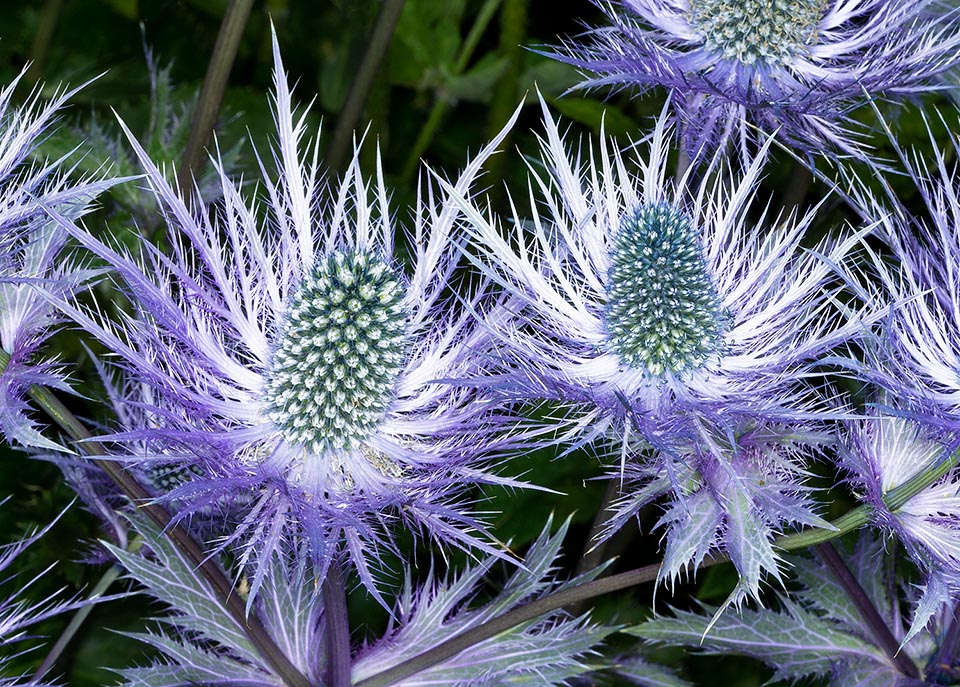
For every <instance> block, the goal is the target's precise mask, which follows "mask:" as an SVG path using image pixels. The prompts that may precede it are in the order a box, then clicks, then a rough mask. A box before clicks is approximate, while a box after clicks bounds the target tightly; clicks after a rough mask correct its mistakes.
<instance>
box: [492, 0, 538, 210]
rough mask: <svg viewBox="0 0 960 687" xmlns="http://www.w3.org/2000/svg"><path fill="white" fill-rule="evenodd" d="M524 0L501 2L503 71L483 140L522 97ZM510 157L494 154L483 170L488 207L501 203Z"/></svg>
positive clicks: (504, 146)
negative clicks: (489, 204) (504, 65)
mask: <svg viewBox="0 0 960 687" xmlns="http://www.w3.org/2000/svg"><path fill="white" fill-rule="evenodd" d="M527 14H528V8H527V0H504V3H503V7H502V8H501V10H500V40H499V43H498V45H497V56H498V57H499V58H500V59H503V60H504V61H505V62H506V65H507V66H506V68H505V69H504V70H503V73H502V74H501V75H500V78H499V79H498V80H497V86H496V89H495V90H494V92H493V99H492V100H491V102H490V109H489V116H488V117H487V140H490V139H492V138H494V137H496V136H497V135H498V134H499V132H500V130H501V129H502V128H503V125H504V124H506V123H507V122H508V121H510V117H511V116H512V115H513V112H514V110H515V109H516V108H517V100H518V99H519V97H520V96H521V95H522V93H521V90H520V79H521V77H522V75H523V56H524V50H523V44H524V42H525V41H526V37H527ZM510 139H511V134H509V133H508V134H507V136H505V137H504V139H503V142H502V143H501V144H500V148H501V150H507V149H508V148H509V146H510ZM509 162H510V158H509V157H508V156H506V155H494V156H493V157H491V158H489V159H488V160H487V161H486V163H485V164H484V167H485V168H486V170H487V173H486V176H485V177H484V183H485V184H486V185H487V188H488V189H489V191H488V193H487V195H488V197H489V202H490V203H491V205H492V206H494V207H496V206H499V205H501V204H502V202H503V200H504V198H505V189H504V186H503V184H502V183H501V182H502V181H503V180H504V179H505V178H506V170H507V164H508V163H509Z"/></svg>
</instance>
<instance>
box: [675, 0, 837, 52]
mask: <svg viewBox="0 0 960 687" xmlns="http://www.w3.org/2000/svg"><path fill="white" fill-rule="evenodd" d="M826 9H827V2H826V0H744V1H743V2H731V0H691V2H690V9H689V14H688V17H689V20H690V24H691V26H692V27H693V28H694V29H695V30H696V31H697V33H698V34H700V35H701V36H702V37H703V45H704V48H706V49H707V50H711V51H714V52H716V53H719V54H720V55H722V56H723V58H724V59H728V60H737V61H738V62H740V63H741V64H744V65H751V64H756V63H758V62H759V63H761V64H786V63H789V61H790V60H792V59H796V58H797V57H799V56H802V55H803V54H804V53H806V52H808V51H809V49H810V47H811V46H812V45H814V44H816V42H817V38H818V36H817V33H818V30H819V25H820V19H821V18H822V17H823V15H824V12H825V11H826Z"/></svg>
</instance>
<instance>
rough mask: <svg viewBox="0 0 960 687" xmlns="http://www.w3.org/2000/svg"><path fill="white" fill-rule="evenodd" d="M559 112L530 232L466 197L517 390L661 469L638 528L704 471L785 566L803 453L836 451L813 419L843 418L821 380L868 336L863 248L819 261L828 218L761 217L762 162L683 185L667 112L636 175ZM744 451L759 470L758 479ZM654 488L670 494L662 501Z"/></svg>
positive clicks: (653, 474) (591, 437)
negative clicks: (775, 547)
mask: <svg viewBox="0 0 960 687" xmlns="http://www.w3.org/2000/svg"><path fill="white" fill-rule="evenodd" d="M544 117H545V122H546V137H545V141H544V144H543V160H544V167H545V168H546V169H548V170H549V173H548V174H544V173H543V172H541V171H539V170H540V169H541V168H540V167H533V166H531V177H532V183H531V187H532V189H533V191H532V194H531V195H532V197H531V199H530V205H531V206H532V207H533V208H534V211H533V212H534V214H533V217H532V219H530V220H529V221H521V219H520V217H514V218H513V223H512V225H511V226H513V227H515V229H513V230H509V231H508V230H507V229H506V228H504V227H503V226H501V223H500V222H499V221H498V220H497V219H496V218H495V217H492V216H490V215H489V214H487V213H484V212H482V211H481V210H479V209H477V208H476V207H475V206H472V204H471V203H470V202H469V201H468V200H467V199H462V201H461V202H462V203H463V206H464V208H465V210H464V212H465V214H466V216H467V220H468V228H467V230H468V231H469V232H470V233H471V234H472V245H471V246H470V247H469V252H468V256H470V259H471V260H472V261H473V262H474V263H475V264H476V266H477V268H478V269H480V270H481V271H482V272H483V273H484V274H485V275H486V276H487V277H488V278H489V279H490V280H491V281H493V282H495V283H496V284H498V285H499V287H500V288H501V290H502V292H503V302H504V306H503V307H502V308H501V309H498V310H497V311H496V315H497V317H498V318H500V321H497V322H491V324H490V326H489V328H490V329H491V330H492V331H497V332H498V335H497V336H498V340H497V341H496V345H497V347H498V354H499V355H500V359H501V364H502V366H503V368H504V369H505V370H506V371H505V372H504V373H503V376H502V379H503V380H504V381H503V384H504V386H507V385H509V387H508V388H512V392H513V393H515V394H516V395H517V396H519V397H522V398H527V399H534V398H538V399H549V400H551V401H555V402H556V401H558V402H561V403H566V404H570V405H572V406H574V407H576V412H572V413H571V414H570V415H569V416H568V417H567V419H566V423H567V424H566V426H565V427H564V426H563V425H561V428H560V430H559V431H558V435H559V436H561V437H563V438H564V439H566V440H570V441H573V442H579V443H588V442H594V445H595V446H601V447H602V448H600V449H598V450H599V451H601V453H602V452H604V451H610V453H611V454H612V455H614V456H617V457H618V458H619V460H618V462H619V466H617V467H616V468H615V470H616V472H617V473H618V474H622V475H624V476H629V474H630V471H629V470H627V464H628V463H631V462H632V461H637V463H638V464H643V465H646V466H653V467H651V468H650V473H649V475H647V478H646V479H644V480H643V482H644V483H645V484H647V486H638V485H637V484H631V485H629V486H628V487H627V488H626V490H625V493H626V494H629V495H630V497H629V499H628V502H625V503H622V504H620V506H621V511H622V514H623V515H624V520H625V519H626V518H628V517H629V515H630V514H635V513H636V512H637V510H638V509H639V508H640V506H641V505H643V503H645V502H647V501H648V500H649V499H650V498H653V497H655V496H656V495H659V494H663V493H664V492H672V493H673V494H674V496H675V497H676V498H677V499H679V500H681V501H684V500H686V499H687V498H688V497H689V496H690V492H689V491H688V486H689V485H690V484H691V482H690V480H689V479H686V478H685V477H684V476H683V474H682V473H683V472H684V469H685V468H684V466H688V467H692V468H693V469H694V470H695V471H696V472H698V473H699V474H700V477H699V478H698V479H699V480H700V482H698V483H697V484H700V485H705V484H706V483H707V482H708V481H709V479H710V476H711V475H713V476H715V477H717V479H718V480H719V479H720V477H721V475H722V477H723V479H722V480H720V481H722V482H723V483H724V485H726V486H722V487H721V486H717V485H711V486H713V487H714V488H716V489H717V491H716V492H715V493H718V494H723V496H722V497H720V498H719V499H717V500H714V501H713V503H714V506H715V507H717V508H720V509H722V510H723V511H724V512H725V514H726V516H730V517H732V518H737V514H735V513H733V510H732V509H739V510H740V514H741V515H743V516H744V517H745V518H747V519H748V520H750V523H748V524H749V527H745V528H744V529H745V530H746V531H747V532H748V533H752V534H753V535H755V536H753V537H752V539H751V541H754V542H760V541H761V540H762V547H761V544H759V543H757V544H756V547H757V550H759V549H760V548H763V547H765V549H766V550H767V551H768V552H769V553H770V554H771V556H772V550H770V547H769V539H770V538H772V536H773V534H774V533H775V531H776V529H777V527H776V525H777V524H778V523H782V522H784V521H790V522H804V521H806V522H811V521H813V520H816V516H815V515H814V514H813V512H812V510H811V509H812V505H811V503H810V502H809V501H808V500H807V497H806V496H805V495H804V492H805V490H804V489H803V487H802V486H801V478H802V473H803V465H804V463H805V460H800V459H799V457H801V456H803V455H804V453H803V451H802V450H796V449H795V447H794V444H795V443H796V442H797V441H801V440H803V439H804V438H809V439H810V441H812V442H813V443H814V444H816V445H819V444H820V443H822V441H823V437H822V435H821V434H820V433H819V432H818V431H817V430H816V425H815V423H816V422H817V421H819V420H823V419H825V418H826V417H827V416H828V415H829V414H830V413H832V412H834V411H833V410H831V408H830V405H831V404H829V403H827V402H826V401H825V400H824V399H822V398H820V396H819V394H818V393H816V392H815V390H814V388H813V387H812V386H807V385H806V384H805V381H804V380H806V382H810V381H813V382H814V385H815V384H816V373H815V372H814V371H812V370H811V369H810V363H811V362H812V361H815V360H816V359H818V358H819V357H821V356H823V355H824V354H825V352H827V351H829V350H830V349H831V348H833V347H835V346H838V345H840V344H842V343H844V342H846V341H848V340H849V339H850V338H851V337H853V336H854V335H856V334H859V333H860V332H861V330H862V324H861V322H860V319H861V313H860V312H858V311H857V308H858V307H860V309H861V310H863V309H864V308H863V307H862V306H856V305H852V306H851V308H850V309H849V310H848V311H846V312H844V313H839V312H837V311H836V310H835V309H834V306H833V305H832V302H833V301H834V300H835V298H836V296H837V294H838V292H839V291H840V290H842V289H843V288H844V280H846V279H848V277H846V276H845V275H844V274H842V273H841V272H840V266H842V265H843V264H844V261H845V260H846V257H847V254H848V252H849V251H850V250H851V248H852V247H853V246H854V245H856V244H857V242H858V237H857V236H855V235H851V236H849V237H847V238H844V239H843V240H836V241H835V240H833V239H825V240H824V241H823V242H821V244H820V245H819V246H817V247H816V248H814V249H805V248H801V245H800V241H801V239H802V238H803V236H804V234H805V231H806V229H807V227H808V226H809V223H810V221H811V219H812V217H813V215H812V214H808V215H806V216H804V217H802V218H799V219H792V218H791V219H789V220H785V221H781V222H779V223H778V224H776V225H774V226H768V221H767V217H766V215H765V213H764V212H759V213H757V215H758V216H757V217H749V218H748V211H749V210H750V209H751V204H752V203H753V197H754V193H755V189H756V186H757V182H758V175H759V173H760V162H759V161H758V160H759V158H758V159H757V160H754V162H753V163H752V164H751V165H750V166H749V167H747V168H746V169H743V170H742V171H741V172H740V173H739V174H734V173H733V172H732V170H730V169H727V168H724V167H721V166H720V165H719V164H718V165H717V166H716V173H715V174H711V175H707V177H706V178H708V179H715V178H717V177H719V178H720V181H717V182H710V181H704V182H700V183H695V182H692V181H691V180H690V177H684V178H683V179H682V180H681V181H680V182H679V184H674V183H673V182H672V181H669V180H667V178H666V174H667V171H666V159H667V153H668V149H669V141H670V132H669V127H668V125H667V117H666V116H661V118H660V119H659V121H658V122H657V125H656V128H655V130H654V132H653V133H652V135H651V136H650V137H649V145H648V148H647V152H646V153H645V155H643V156H642V157H640V158H639V159H637V160H636V164H637V166H636V167H635V168H634V169H636V170H637V171H631V168H630V166H629V165H628V161H626V160H624V158H623V157H622V156H621V154H620V153H619V152H617V151H618V150H619V149H618V148H617V146H616V145H614V144H613V143H612V142H611V141H608V140H607V139H606V138H601V142H600V147H599V150H597V151H591V152H590V153H589V154H588V155H589V157H586V158H583V157H581V156H580V155H579V154H577V155H575V156H573V157H571V155H570V153H569V152H568V151H567V147H566V145H565V144H564V141H563V140H562V138H561V136H560V133H559V130H558V128H557V124H556V123H555V122H554V120H553V119H552V117H551V115H550V113H549V112H548V111H547V109H546V107H544ZM848 300H849V299H848ZM505 313H507V314H506V315H505ZM801 443H802V441H801ZM784 445H788V446H789V450H788V451H787V454H788V455H787V456H785V457H778V456H781V455H782V454H783V447H784ZM748 446H749V447H750V448H749V449H748V448H747V447H748ZM648 453H650V454H652V455H647V454H648ZM767 454H769V455H767ZM745 455H753V456H755V457H756V458H757V460H752V462H751V461H747V462H749V463H750V466H748V465H746V464H745V463H744V462H743V457H744V456H745ZM761 456H767V458H769V460H767V459H766V458H765V459H764V460H763V461H760V460H759V459H760V457H761ZM764 471H766V472H767V473H769V474H766V475H764V474H763V473H764ZM652 478H656V479H655V480H654V481H655V482H656V484H657V485H658V486H657V487H656V493H654V494H652V495H651V494H646V492H645V491H644V490H645V489H647V488H648V487H649V483H647V479H652ZM717 484H719V482H718V483H717ZM756 485H766V486H764V487H763V488H762V489H756V488H754V487H755V486H756ZM697 488H698V489H699V488H701V487H699V486H698V487H697ZM775 491H776V492H777V494H780V495H777V494H775V493H774V492H775ZM788 492H789V493H790V494H792V496H790V497H784V496H782V495H783V494H786V493H788ZM704 498H707V496H706V495H705V496H704ZM778 503H783V504H784V506H783V509H782V510H778V508H779V506H778ZM758 513H759V514H761V515H760V516H758V515H757V514H758ZM718 517H720V516H718ZM721 520H723V518H721ZM621 522H622V521H621ZM718 522H720V520H718ZM723 522H725V523H727V524H724V525H723V526H722V527H715V528H712V529H710V530H709V532H720V534H721V535H724V536H721V538H720V539H721V543H725V544H727V545H729V544H730V542H733V541H734V540H736V538H737V536H740V533H735V532H734V528H733V527H732V526H729V522H730V520H729V519H728V520H723ZM736 522H739V523H740V524H744V522H745V520H744V518H739V519H737V520H736ZM703 531H704V532H706V531H708V530H703ZM725 533H726V534H725ZM711 541H713V540H711ZM704 543H709V542H704ZM686 550H687V553H688V554H689V555H690V556H691V557H692V556H695V555H699V554H698V553H696V554H695V553H694V552H699V551H700V550H701V547H700V546H699V545H697V546H691V547H690V548H688V549H686ZM734 558H735V559H736V557H734ZM687 560H689V558H688V559H687ZM763 560H765V561H767V562H768V563H769V562H771V561H772V557H770V556H764V557H763ZM755 568H756V566H754V565H753V563H750V564H749V565H745V566H744V567H743V568H741V572H743V573H744V574H747V572H748V571H749V570H753V569H755ZM755 581H756V580H755V579H754V580H752V581H751V585H753V584H754V583H755ZM752 588H753V587H752Z"/></svg>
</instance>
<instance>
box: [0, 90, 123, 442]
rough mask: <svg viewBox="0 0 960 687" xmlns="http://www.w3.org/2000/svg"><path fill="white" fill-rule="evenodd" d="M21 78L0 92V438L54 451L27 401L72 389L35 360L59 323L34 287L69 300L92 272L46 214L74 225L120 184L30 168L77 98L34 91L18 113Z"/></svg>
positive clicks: (59, 165) (60, 168)
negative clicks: (70, 252) (32, 390)
mask: <svg viewBox="0 0 960 687" xmlns="http://www.w3.org/2000/svg"><path fill="white" fill-rule="evenodd" d="M22 77H23V74H21V75H20V76H19V77H17V79H15V80H14V82H13V83H11V84H10V85H9V86H7V87H6V88H4V89H3V90H2V91H0V349H2V358H3V364H0V433H2V434H3V436H4V437H5V438H6V439H7V440H9V441H12V442H14V443H18V444H21V445H23V446H28V447H33V448H44V449H57V448H59V447H58V446H57V445H56V444H55V443H53V442H51V441H50V440H49V439H46V438H44V437H43V436H42V435H41V434H40V432H39V431H38V429H37V427H36V426H35V422H34V421H33V420H32V418H31V417H30V416H29V414H28V406H29V404H28V402H27V400H26V392H27V389H28V388H29V387H30V386H31V385H33V384H43V385H45V386H49V387H53V388H57V389H61V390H67V389H68V385H67V382H66V379H65V373H64V371H63V370H62V369H60V368H59V367H58V366H56V365H55V364H53V363H51V362H50V361H44V360H41V359H40V358H39V357H38V350H39V349H40V347H41V346H42V344H43V343H44V341H45V340H46V338H47V336H48V335H49V334H50V331H51V329H52V328H54V327H55V326H56V325H57V324H58V323H59V322H60V320H61V319H62V316H61V314H60V313H59V312H58V311H57V309H56V308H55V307H54V306H52V305H51V304H50V303H48V302H47V301H45V300H43V299H42V298H39V297H38V296H37V293H36V291H35V288H36V287H37V286H38V285H43V287H44V288H45V289H47V290H48V291H50V292H52V293H56V294H57V296H58V297H59V298H62V299H69V298H71V297H72V296H73V295H74V294H75V293H77V292H78V291H80V290H81V289H82V288H83V287H84V285H85V284H86V283H87V282H88V281H89V280H90V279H91V278H92V277H94V276H95V273H94V272H93V271H91V270H85V269H83V268H82V267H81V266H80V265H77V264H76V263H75V262H74V261H72V260H71V259H69V258H68V257H66V256H65V255H64V253H63V249H64V246H65V244H66V239H67V233H66V232H65V231H64V230H63V229H62V228H61V227H58V226H57V224H56V223H54V222H52V221H51V220H50V219H49V218H48V217H47V216H46V210H47V208H56V209H57V210H58V211H59V212H60V213H61V214H62V216H63V217H65V218H67V219H68V220H72V219H74V218H76V217H79V216H80V215H82V214H83V213H84V212H86V211H88V210H89V209H90V205H91V201H92V200H93V199H94V198H95V197H96V196H97V194H99V193H100V192H101V191H103V190H104V189H106V188H108V187H109V186H110V185H111V184H113V183H116V180H109V179H104V180H100V181H90V182H82V181H81V182H75V181H72V180H70V179H69V178H68V176H67V175H68V173H69V170H67V169H65V168H64V165H63V162H64V161H63V160H56V161H52V162H49V163H45V164H37V163H33V164H31V162H30V155H31V154H32V153H33V152H34V150H35V148H36V147H37V145H38V144H39V142H40V141H41V139H42V137H43V135H44V133H45V132H46V130H47V128H48V127H49V126H50V124H51V123H52V122H53V121H54V120H55V119H56V115H57V113H58V112H59V111H60V109H61V108H62V107H63V106H64V104H65V103H66V101H67V100H68V98H69V97H70V96H71V95H73V93H75V92H76V91H61V92H59V93H58V94H57V95H56V97H54V98H53V99H52V100H51V101H49V102H42V101H41V99H40V94H39V92H38V91H35V92H34V93H33V94H32V95H31V96H30V97H29V98H28V99H27V101H26V102H25V103H23V104H21V105H19V106H15V105H14V104H13V102H12V98H13V93H14V90H15V89H16V87H17V85H18V83H19V81H20V79H21V78H22Z"/></svg>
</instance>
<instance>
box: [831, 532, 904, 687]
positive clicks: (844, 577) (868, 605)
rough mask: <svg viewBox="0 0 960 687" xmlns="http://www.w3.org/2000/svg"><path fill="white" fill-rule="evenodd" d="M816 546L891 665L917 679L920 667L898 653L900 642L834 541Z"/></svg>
mask: <svg viewBox="0 0 960 687" xmlns="http://www.w3.org/2000/svg"><path fill="white" fill-rule="evenodd" d="M815 548H816V550H817V554H818V555H819V556H820V558H821V559H822V560H823V562H824V563H826V564H827V567H828V568H829V569H830V571H831V572H832V573H833V576H834V578H836V580H837V582H839V583H840V586H841V587H843V590H844V591H845V592H846V593H847V596H849V597H850V599H851V600H852V601H853V603H854V605H855V606H856V607H857V610H858V611H860V614H861V615H862V616H863V620H864V622H866V624H867V627H868V628H869V629H870V632H871V634H872V635H873V639H874V641H875V642H876V643H877V646H879V647H880V648H881V649H883V652H884V653H885V654H886V655H887V658H889V659H890V660H891V661H892V662H893V665H894V666H896V668H897V670H898V671H900V673H901V674H902V675H905V676H906V677H909V678H914V679H916V678H919V677H920V670H919V669H918V668H917V664H916V663H914V662H913V660H912V659H911V658H910V657H909V656H908V655H907V654H906V652H903V653H901V652H900V643H899V642H898V641H897V640H896V638H895V637H894V636H893V634H892V633H891V632H890V628H889V627H887V624H886V622H884V620H883V617H882V616H881V615H880V612H879V611H877V607H876V606H874V605H873V602H872V601H871V600H870V597H869V596H867V592H866V591H864V589H863V587H862V586H861V585H860V582H858V581H857V578H855V577H854V576H853V573H852V572H850V568H848V567H847V564H846V563H845V562H844V560H843V558H842V557H841V556H840V554H839V553H837V550H836V549H835V548H834V546H833V544H831V543H829V542H828V543H825V544H817V546H816V547H815Z"/></svg>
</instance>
